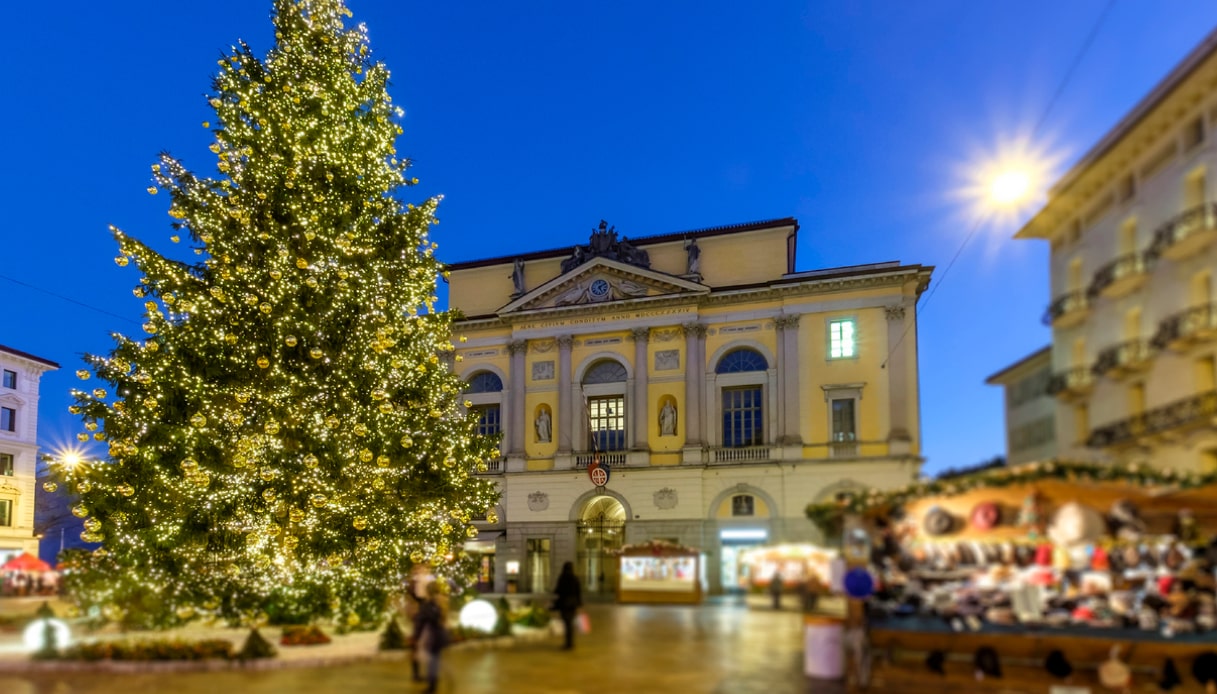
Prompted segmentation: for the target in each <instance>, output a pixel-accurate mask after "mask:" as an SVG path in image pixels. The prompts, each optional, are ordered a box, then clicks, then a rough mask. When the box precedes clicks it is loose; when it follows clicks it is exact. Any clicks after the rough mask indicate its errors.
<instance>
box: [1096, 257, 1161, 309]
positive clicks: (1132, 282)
mask: <svg viewBox="0 0 1217 694" xmlns="http://www.w3.org/2000/svg"><path fill="white" fill-rule="evenodd" d="M1151 262H1152V261H1151V260H1150V259H1149V258H1147V257H1146V254H1145V253H1126V254H1124V255H1122V256H1120V257H1118V258H1116V259H1115V260H1113V261H1111V262H1110V263H1107V264H1106V265H1104V266H1103V267H1101V268H1099V271H1098V272H1096V273H1094V280H1092V281H1091V283H1090V288H1089V289H1088V290H1087V293H1089V294H1090V296H1091V298H1093V297H1096V296H1100V295H1101V296H1108V297H1115V296H1124V295H1125V294H1128V293H1129V292H1131V291H1133V290H1134V289H1136V288H1138V287H1139V286H1141V284H1142V283H1143V282H1144V281H1145V280H1146V279H1147V278H1148V277H1149V268H1150V264H1151Z"/></svg>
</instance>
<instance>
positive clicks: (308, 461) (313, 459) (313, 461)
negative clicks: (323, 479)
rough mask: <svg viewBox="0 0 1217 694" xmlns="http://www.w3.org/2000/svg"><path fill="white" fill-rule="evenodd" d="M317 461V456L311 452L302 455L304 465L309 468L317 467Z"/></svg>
mask: <svg viewBox="0 0 1217 694" xmlns="http://www.w3.org/2000/svg"><path fill="white" fill-rule="evenodd" d="M318 462H320V461H318V460H317V456H315V455H313V454H312V453H309V454H308V455H306V456H304V467H306V468H308V469H310V470H312V469H313V468H315V467H317V463H318Z"/></svg>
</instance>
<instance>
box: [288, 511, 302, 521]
mask: <svg viewBox="0 0 1217 694" xmlns="http://www.w3.org/2000/svg"><path fill="white" fill-rule="evenodd" d="M287 517H288V520H290V521H291V522H293V523H299V522H300V521H302V520H304V511H302V510H301V509H298V508H294V509H292V510H290V511H288V512H287Z"/></svg>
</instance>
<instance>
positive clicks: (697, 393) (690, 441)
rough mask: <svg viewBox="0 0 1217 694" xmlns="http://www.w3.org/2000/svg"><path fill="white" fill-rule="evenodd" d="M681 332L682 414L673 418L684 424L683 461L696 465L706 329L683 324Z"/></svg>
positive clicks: (695, 325)
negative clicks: (682, 351) (683, 390)
mask: <svg viewBox="0 0 1217 694" xmlns="http://www.w3.org/2000/svg"><path fill="white" fill-rule="evenodd" d="M681 328H682V329H683V330H684V333H685V411H684V412H681V413H678V414H677V416H678V417H679V418H680V419H681V420H683V421H684V423H685V450H686V451H689V453H686V455H685V456H684V457H685V460H684V462H686V463H694V462H696V463H700V462H701V458H700V455H701V448H702V446H703V445H704V443H705V438H704V436H703V434H702V419H703V415H702V407H701V404H702V398H703V397H704V394H703V393H702V391H703V389H704V385H703V383H704V380H705V373H704V372H705V369H706V366H705V364H706V355H705V351H706V326H705V325H702V324H701V323H685V324H684V325H682V326H681ZM693 449H696V451H697V456H696V458H697V459H696V460H695V461H694V460H692V459H691V451H692V450H693Z"/></svg>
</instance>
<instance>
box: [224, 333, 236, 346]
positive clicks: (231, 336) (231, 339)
mask: <svg viewBox="0 0 1217 694" xmlns="http://www.w3.org/2000/svg"><path fill="white" fill-rule="evenodd" d="M224 343H225V344H229V345H235V344H237V336H236V333H228V334H227V335H225V336H224Z"/></svg>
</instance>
